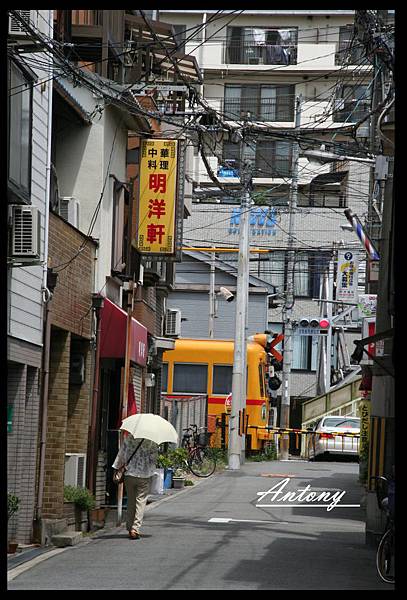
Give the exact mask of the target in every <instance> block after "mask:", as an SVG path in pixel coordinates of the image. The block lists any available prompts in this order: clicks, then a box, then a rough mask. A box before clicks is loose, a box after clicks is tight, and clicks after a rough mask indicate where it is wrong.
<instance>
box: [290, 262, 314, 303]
mask: <svg viewBox="0 0 407 600" xmlns="http://www.w3.org/2000/svg"><path fill="white" fill-rule="evenodd" d="M310 281H311V272H310V264H309V256H308V254H307V253H306V252H298V253H297V254H296V256H295V264H294V296H309V295H310V292H311V290H310Z"/></svg>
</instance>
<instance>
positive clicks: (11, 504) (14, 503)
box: [7, 494, 20, 554]
mask: <svg viewBox="0 0 407 600" xmlns="http://www.w3.org/2000/svg"><path fill="white" fill-rule="evenodd" d="M19 504H20V499H19V497H18V496H16V495H15V494H7V521H9V520H10V519H11V517H12V516H13V515H15V514H16V512H17V511H18V507H19ZM17 548H18V543H17V542H15V541H14V540H9V542H8V552H9V554H14V553H15V551H16V550H17Z"/></svg>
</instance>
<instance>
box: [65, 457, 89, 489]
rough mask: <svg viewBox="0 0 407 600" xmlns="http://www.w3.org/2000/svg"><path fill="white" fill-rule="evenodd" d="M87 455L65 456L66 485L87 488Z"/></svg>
mask: <svg viewBox="0 0 407 600" xmlns="http://www.w3.org/2000/svg"><path fill="white" fill-rule="evenodd" d="M85 477H86V454H78V453H67V454H65V471H64V485H73V486H75V487H85V485H86V481H85Z"/></svg>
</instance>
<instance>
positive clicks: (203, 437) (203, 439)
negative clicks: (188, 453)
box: [196, 432, 211, 446]
mask: <svg viewBox="0 0 407 600" xmlns="http://www.w3.org/2000/svg"><path fill="white" fill-rule="evenodd" d="M210 436H211V434H210V433H207V432H202V433H198V435H197V438H196V441H197V443H198V446H207V445H208V444H209V439H210Z"/></svg>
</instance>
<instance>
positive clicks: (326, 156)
mask: <svg viewBox="0 0 407 600" xmlns="http://www.w3.org/2000/svg"><path fill="white" fill-rule="evenodd" d="M301 156H304V157H305V158H307V159H310V160H311V161H315V162H317V163H318V164H325V163H329V162H336V161H345V160H351V161H352V162H361V163H365V164H369V165H373V164H375V163H376V159H375V158H359V157H357V156H344V155H342V154H335V153H334V152H326V151H325V150H323V149H322V150H321V149H320V150H304V151H303V152H302V153H301Z"/></svg>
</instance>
